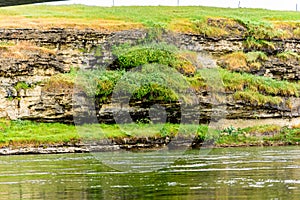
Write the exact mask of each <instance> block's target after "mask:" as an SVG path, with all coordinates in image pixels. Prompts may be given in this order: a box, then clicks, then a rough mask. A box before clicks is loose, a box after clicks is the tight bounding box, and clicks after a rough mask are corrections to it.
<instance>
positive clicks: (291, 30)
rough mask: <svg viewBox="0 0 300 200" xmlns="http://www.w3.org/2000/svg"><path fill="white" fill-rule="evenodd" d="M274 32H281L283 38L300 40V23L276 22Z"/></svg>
mask: <svg viewBox="0 0 300 200" xmlns="http://www.w3.org/2000/svg"><path fill="white" fill-rule="evenodd" d="M272 23H273V25H274V30H277V31H281V34H282V38H283V39H284V38H293V37H294V38H300V22H293V21H289V22H282V21H274V22H272Z"/></svg>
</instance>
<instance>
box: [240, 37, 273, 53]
mask: <svg viewBox="0 0 300 200" xmlns="http://www.w3.org/2000/svg"><path fill="white" fill-rule="evenodd" d="M244 45H245V47H246V48H248V49H253V50H261V49H269V50H275V45H274V43H272V42H269V41H266V40H263V39H256V38H254V37H253V36H250V37H248V38H247V40H246V41H245V43H244Z"/></svg>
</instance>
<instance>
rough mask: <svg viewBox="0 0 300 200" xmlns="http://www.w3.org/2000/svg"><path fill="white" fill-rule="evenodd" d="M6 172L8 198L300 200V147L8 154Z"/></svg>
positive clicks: (1, 181) (2, 187)
mask: <svg viewBox="0 0 300 200" xmlns="http://www.w3.org/2000/svg"><path fill="white" fill-rule="evenodd" d="M100 160H102V161H103V163H105V164H102V163H101V162H100ZM171 161H172V162H171ZM107 165H110V166H107ZM124 166H126V167H124ZM111 167H112V168H111ZM0 169H1V171H0V199H229V198H230V199H299V196H300V147H272V148H270V147H268V148H266V147H265V148H256V147H255V148H227V149H213V150H212V151H210V152H209V153H208V154H206V155H203V154H201V152H198V151H189V152H186V153H185V154H184V155H182V153H178V152H176V151H172V152H168V153H166V152H152V153H149V152H148V153H145V152H144V153H143V152H140V153H128V152H127V153H126V152H125V153H124V152H118V153H97V154H63V155H62V154H61V155H30V156H28V155H27V156H5V157H0ZM122 169H123V170H122ZM136 169H139V170H136ZM152 169H154V171H153V170H152Z"/></svg>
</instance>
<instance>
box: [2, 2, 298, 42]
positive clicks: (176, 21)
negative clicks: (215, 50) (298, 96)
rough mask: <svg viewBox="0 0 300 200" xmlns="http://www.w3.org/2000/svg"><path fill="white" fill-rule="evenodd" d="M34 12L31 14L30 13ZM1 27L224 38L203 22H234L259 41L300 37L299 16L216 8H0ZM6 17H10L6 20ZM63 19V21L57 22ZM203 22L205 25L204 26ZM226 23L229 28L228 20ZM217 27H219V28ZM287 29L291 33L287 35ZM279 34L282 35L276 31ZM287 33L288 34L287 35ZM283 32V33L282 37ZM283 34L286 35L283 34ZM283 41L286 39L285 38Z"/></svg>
mask: <svg viewBox="0 0 300 200" xmlns="http://www.w3.org/2000/svg"><path fill="white" fill-rule="evenodd" d="M33 10H34V12H32V11H33ZM0 16H3V17H2V19H3V20H0V24H1V25H2V27H3V26H6V27H7V26H8V27H9V26H11V27H16V26H19V27H26V26H29V27H40V28H46V27H64V26H65V27H73V28H74V27H75V28H95V29H106V30H112V31H114V30H124V29H132V28H141V27H159V28H167V29H171V30H177V31H181V32H182V31H183V32H189V31H191V32H196V33H197V32H198V33H202V34H206V35H212V36H218V35H224V34H225V35H226V31H225V28H226V27H225V26H224V27H223V26H221V27H217V26H215V25H212V26H210V25H209V26H207V23H206V20H207V19H208V18H212V19H217V20H218V19H220V18H221V19H224V18H226V19H233V20H234V21H236V22H239V24H242V25H244V26H246V27H247V28H248V29H249V31H250V32H251V33H252V34H256V35H257V36H259V37H265V36H267V37H274V36H279V35H281V36H284V35H286V33H287V32H288V33H289V34H292V35H295V36H299V32H300V31H299V30H300V29H299V28H298V29H297V27H299V20H300V16H299V14H298V13H297V12H291V11H271V10H265V9H246V8H237V9H230V8H215V7H203V6H188V7H166V6H156V7H155V6H139V7H137V6H129V7H97V6H83V5H68V6H49V5H34V6H33V5H26V6H14V7H5V8H0ZM7 16H10V17H9V18H7ZM57 19H64V20H57ZM203 22H204V23H203ZM226 23H229V24H232V23H233V21H232V20H229V21H227V22H226ZM218 25H220V24H218ZM290 27H293V28H292V30H289V31H287V30H288V29H289V28H290ZM278 30H282V31H278ZM286 31H287V32H286ZM281 32H282V33H281ZM283 32H286V33H283ZM285 37H288V36H287V35H286V36H285Z"/></svg>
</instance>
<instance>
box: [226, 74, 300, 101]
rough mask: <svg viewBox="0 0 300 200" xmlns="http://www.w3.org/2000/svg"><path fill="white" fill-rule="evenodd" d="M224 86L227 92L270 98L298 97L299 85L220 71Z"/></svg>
mask: <svg viewBox="0 0 300 200" xmlns="http://www.w3.org/2000/svg"><path fill="white" fill-rule="evenodd" d="M220 73H221V76H222V78H223V82H224V86H225V88H226V89H227V90H229V91H245V90H248V91H253V92H259V93H261V94H264V95H271V96H286V97H289V96H299V92H300V85H299V84H297V83H290V82H288V81H278V80H274V79H271V78H268V77H261V76H254V75H251V74H247V73H243V74H240V73H236V72H229V71H227V70H224V69H220Z"/></svg>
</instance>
